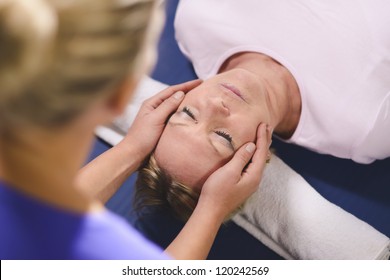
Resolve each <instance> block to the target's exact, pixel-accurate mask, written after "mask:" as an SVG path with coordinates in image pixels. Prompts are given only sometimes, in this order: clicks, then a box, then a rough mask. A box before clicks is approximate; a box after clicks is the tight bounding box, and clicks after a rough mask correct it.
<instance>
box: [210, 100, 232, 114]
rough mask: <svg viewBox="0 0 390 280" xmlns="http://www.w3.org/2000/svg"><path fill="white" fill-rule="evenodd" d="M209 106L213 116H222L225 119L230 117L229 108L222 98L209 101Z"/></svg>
mask: <svg viewBox="0 0 390 280" xmlns="http://www.w3.org/2000/svg"><path fill="white" fill-rule="evenodd" d="M207 105H208V107H209V108H210V113H212V114H217V115H222V116H225V117H227V116H229V115H230V110H229V108H228V107H227V106H226V105H225V103H224V101H223V99H222V98H220V97H214V98H212V99H209V101H208V104H207Z"/></svg>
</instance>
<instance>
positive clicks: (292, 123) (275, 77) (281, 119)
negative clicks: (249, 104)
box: [220, 53, 301, 139]
mask: <svg viewBox="0 0 390 280" xmlns="http://www.w3.org/2000/svg"><path fill="white" fill-rule="evenodd" d="M234 68H242V69H246V70H248V71H251V72H252V73H254V74H255V75H257V77H259V80H260V81H261V83H262V84H263V85H264V87H265V94H266V95H267V98H266V100H268V103H269V104H268V105H269V106H268V107H269V114H270V120H269V125H271V126H272V127H273V128H274V133H276V134H277V135H278V136H280V137H282V138H284V139H288V138H290V137H291V136H292V135H293V133H294V132H295V129H296V128H297V126H298V122H299V118H300V114H301V96H300V93H299V88H298V85H297V83H296V81H295V79H294V77H293V76H292V74H291V73H290V72H289V71H288V69H287V68H285V67H284V66H283V65H281V64H279V63H278V62H276V61H275V60H273V59H272V58H271V57H269V56H266V55H263V54H260V53H239V54H237V55H234V56H232V57H231V58H229V59H228V60H227V61H226V62H225V63H224V65H223V66H222V67H221V69H220V72H224V71H228V70H231V69H234Z"/></svg>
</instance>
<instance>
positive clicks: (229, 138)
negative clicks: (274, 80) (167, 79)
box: [182, 107, 233, 144]
mask: <svg viewBox="0 0 390 280" xmlns="http://www.w3.org/2000/svg"><path fill="white" fill-rule="evenodd" d="M182 112H183V113H186V114H187V115H188V116H189V117H190V118H191V119H193V120H194V121H197V120H196V118H195V115H194V113H192V111H191V110H190V108H188V107H184V108H183V110H182ZM215 133H216V134H217V135H219V136H221V137H223V138H225V139H226V140H227V141H228V142H229V143H230V144H232V142H233V137H232V136H231V135H230V134H229V133H227V132H225V131H221V130H217V131H215Z"/></svg>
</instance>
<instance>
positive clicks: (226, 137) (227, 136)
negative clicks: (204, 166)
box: [215, 130, 234, 150]
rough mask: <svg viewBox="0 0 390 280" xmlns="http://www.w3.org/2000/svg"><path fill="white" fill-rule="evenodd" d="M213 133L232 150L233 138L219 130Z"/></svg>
mask: <svg viewBox="0 0 390 280" xmlns="http://www.w3.org/2000/svg"><path fill="white" fill-rule="evenodd" d="M215 133H216V134H217V135H219V136H221V137H222V138H224V139H225V140H226V141H227V142H228V143H229V146H230V148H232V149H233V150H234V145H233V138H232V136H231V135H230V134H229V133H227V132H225V131H221V130H217V131H215Z"/></svg>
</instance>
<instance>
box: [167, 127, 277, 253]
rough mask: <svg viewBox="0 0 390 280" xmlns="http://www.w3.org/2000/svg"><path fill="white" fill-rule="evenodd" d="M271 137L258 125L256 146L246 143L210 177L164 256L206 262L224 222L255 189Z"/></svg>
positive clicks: (265, 159) (267, 130)
mask: <svg viewBox="0 0 390 280" xmlns="http://www.w3.org/2000/svg"><path fill="white" fill-rule="evenodd" d="M271 134H272V133H271V129H269V128H268V129H267V128H266V125H265V124H261V125H260V126H259V127H258V129H257V140H256V145H255V144H253V143H246V144H245V145H243V146H242V147H241V148H240V149H239V150H238V151H237V152H236V153H235V155H234V156H233V158H232V159H231V160H230V161H229V162H228V163H227V164H225V165H224V166H222V167H221V168H219V169H218V170H217V171H215V172H214V173H213V174H211V176H210V177H209V178H208V179H207V181H206V182H205V184H204V185H203V188H202V192H201V194H200V198H199V202H198V204H197V206H196V207H195V210H194V212H193V213H192V215H191V217H190V219H189V220H188V222H187V223H186V225H185V226H184V228H183V229H182V230H181V232H180V233H179V235H178V236H177V237H176V238H175V240H174V241H173V242H172V243H171V244H170V245H169V246H168V248H167V249H166V252H167V253H168V254H170V255H171V256H172V257H174V258H176V259H205V258H207V255H208V253H209V251H210V248H211V246H212V244H213V242H214V239H215V236H216V235H217V232H218V230H219V227H220V226H221V224H222V223H223V221H224V220H225V218H226V217H227V216H228V215H229V214H231V213H232V212H233V211H234V210H235V209H237V207H239V206H240V205H241V204H242V203H243V202H244V201H245V200H246V199H247V198H248V197H249V196H250V195H251V194H252V193H253V192H254V191H255V190H256V189H257V187H258V186H259V183H260V180H261V176H262V174H263V169H264V166H265V163H266V161H267V155H268V148H269V146H270V143H271ZM251 159H252V161H251V162H250V160H251ZM248 163H249V164H248Z"/></svg>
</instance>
